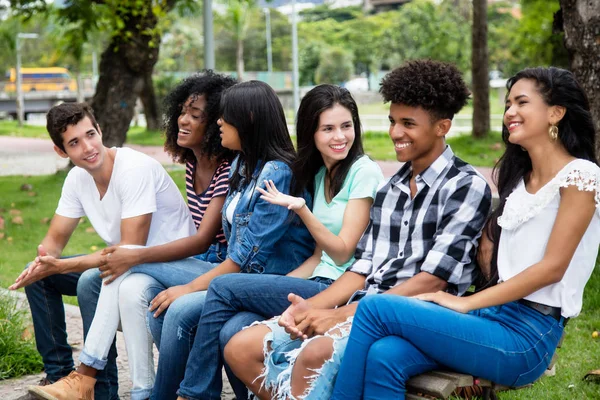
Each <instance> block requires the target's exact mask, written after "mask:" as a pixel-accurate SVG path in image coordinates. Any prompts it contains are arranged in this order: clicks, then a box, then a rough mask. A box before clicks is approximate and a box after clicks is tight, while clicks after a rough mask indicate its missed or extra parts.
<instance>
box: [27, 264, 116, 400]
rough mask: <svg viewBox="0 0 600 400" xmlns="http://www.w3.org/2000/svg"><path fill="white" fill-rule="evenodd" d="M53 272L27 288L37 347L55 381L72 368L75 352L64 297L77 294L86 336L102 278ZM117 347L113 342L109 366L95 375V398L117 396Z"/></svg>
mask: <svg viewBox="0 0 600 400" xmlns="http://www.w3.org/2000/svg"><path fill="white" fill-rule="evenodd" d="M80 276H81V274H78V273H70V274H63V275H52V276H49V277H47V278H45V279H42V280H40V281H38V282H35V283H32V284H31V285H29V286H27V287H25V293H26V294H27V300H28V301H29V307H30V309H31V316H32V320H33V327H34V330H35V340H36V346H37V349H38V351H39V353H40V354H41V356H42V360H43V361H44V369H45V371H46V375H47V376H48V380H49V381H51V382H55V381H57V380H59V379H60V378H62V377H64V376H67V375H68V374H69V373H70V372H71V371H73V353H72V349H71V346H69V344H68V342H67V328H66V322H65V308H64V305H63V302H62V296H63V295H67V296H75V295H77V299H78V301H79V309H80V311H81V318H82V320H83V332H84V338H85V336H87V332H88V330H89V328H90V325H91V323H92V320H93V318H94V313H95V312H96V304H97V302H98V295H99V294H100V287H101V285H102V280H101V279H100V277H99V275H98V274H85V275H84V276H83V277H82V278H81V279H80ZM116 358H117V349H116V347H115V343H114V342H113V344H112V346H111V349H110V352H109V354H108V364H107V366H106V369H105V370H103V371H99V373H98V375H97V376H96V379H97V382H96V386H95V398H96V399H97V400H114V399H118V398H119V396H118V391H119V387H118V382H119V381H118V376H117V364H116Z"/></svg>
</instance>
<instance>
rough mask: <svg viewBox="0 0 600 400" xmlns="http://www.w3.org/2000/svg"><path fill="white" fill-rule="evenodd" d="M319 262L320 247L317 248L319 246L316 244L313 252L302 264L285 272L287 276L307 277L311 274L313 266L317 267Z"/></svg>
mask: <svg viewBox="0 0 600 400" xmlns="http://www.w3.org/2000/svg"><path fill="white" fill-rule="evenodd" d="M320 262H321V249H320V248H319V246H317V247H315V252H314V253H313V255H312V256H310V257H309V258H307V259H306V261H304V262H303V263H302V264H300V266H299V267H298V268H296V269H295V270H293V271H292V272H290V273H289V274H287V276H292V277H295V278H302V279H308V278H309V277H310V276H311V275H312V274H313V272H314V271H315V268H316V267H317V265H319V263H320Z"/></svg>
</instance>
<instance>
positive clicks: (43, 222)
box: [40, 217, 50, 225]
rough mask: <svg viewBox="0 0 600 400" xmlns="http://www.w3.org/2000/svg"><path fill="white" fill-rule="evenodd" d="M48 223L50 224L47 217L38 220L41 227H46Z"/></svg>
mask: <svg viewBox="0 0 600 400" xmlns="http://www.w3.org/2000/svg"><path fill="white" fill-rule="evenodd" d="M48 222H50V218H48V217H44V218H42V219H40V224H42V225H46V224H47V223H48Z"/></svg>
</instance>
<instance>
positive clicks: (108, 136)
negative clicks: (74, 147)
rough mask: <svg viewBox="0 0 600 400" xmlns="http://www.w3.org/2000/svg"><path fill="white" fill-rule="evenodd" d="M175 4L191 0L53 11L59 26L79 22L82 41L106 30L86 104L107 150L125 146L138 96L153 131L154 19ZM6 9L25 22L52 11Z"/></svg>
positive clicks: (23, 5) (36, 4)
mask: <svg viewBox="0 0 600 400" xmlns="http://www.w3.org/2000/svg"><path fill="white" fill-rule="evenodd" d="M178 2H179V3H186V4H187V3H191V0H70V1H68V2H65V3H64V7H62V8H60V9H59V20H60V21H61V22H62V23H65V24H69V23H79V24H80V25H79V26H80V27H81V29H79V34H80V35H81V36H82V38H84V39H85V40H84V42H87V41H88V35H89V34H90V33H91V32H93V31H95V30H97V29H98V27H99V26H103V27H105V28H107V29H108V31H109V32H110V40H109V43H108V46H107V47H106V49H105V50H104V51H103V53H102V56H101V61H100V68H99V73H100V76H99V80H98V84H97V86H96V92H95V94H94V97H93V99H92V101H91V105H92V107H93V108H94V111H95V113H96V118H97V120H98V123H99V124H100V126H101V127H102V132H103V134H104V136H103V141H104V143H105V144H106V145H107V146H121V145H122V144H123V143H124V142H125V137H126V134H127V130H128V128H129V123H130V122H131V118H132V117H133V113H134V107H135V103H136V99H137V97H138V96H140V97H141V98H142V102H143V103H144V106H145V114H146V121H147V123H148V127H149V128H156V127H158V124H159V116H158V108H157V105H156V98H155V96H154V88H153V86H152V84H151V82H152V79H151V77H152V71H153V69H154V65H155V64H156V62H157V60H158V49H159V47H158V46H159V43H160V37H161V33H162V30H161V25H160V24H159V21H161V20H165V17H166V14H167V13H168V12H169V11H170V10H171V9H173V7H174V6H175V5H176V3H178ZM11 5H12V7H13V9H14V10H16V12H17V13H19V14H20V15H23V16H25V17H26V18H27V17H31V16H34V15H36V14H37V13H40V12H42V13H48V12H50V9H51V8H52V5H48V4H47V3H46V2H45V1H44V0H11Z"/></svg>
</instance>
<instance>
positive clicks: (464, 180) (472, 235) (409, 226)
mask: <svg viewBox="0 0 600 400" xmlns="http://www.w3.org/2000/svg"><path fill="white" fill-rule="evenodd" d="M411 172H412V169H411V165H410V163H406V164H405V165H404V166H402V168H400V170H399V171H398V172H397V173H396V174H395V175H394V176H392V177H391V178H390V180H389V181H388V182H386V183H385V184H384V185H383V187H382V188H381V189H379V190H378V191H377V195H376V197H375V201H374V203H373V207H372V208H371V217H370V222H369V226H368V227H367V230H366V231H365V234H364V235H363V237H362V238H361V240H360V242H359V243H358V246H357V248H356V259H357V261H356V262H355V263H354V264H353V265H352V266H351V267H350V268H349V271H352V272H355V273H358V274H361V275H366V276H367V279H366V282H365V291H366V292H367V293H381V292H384V291H386V290H388V289H391V288H392V287H394V286H396V285H398V284H400V283H402V282H404V281H406V280H407V279H409V278H411V277H413V276H414V275H416V274H418V273H419V272H421V271H424V272H429V273H430V274H432V275H435V276H437V277H439V278H441V279H444V280H445V281H447V282H448V288H447V292H449V293H452V294H457V295H462V294H463V293H464V292H465V291H466V290H467V289H468V288H469V286H470V285H471V283H472V281H473V279H474V278H475V267H476V265H475V256H476V251H477V239H478V238H479V236H480V234H481V233H480V231H481V229H482V228H483V225H484V223H485V220H486V217H487V215H488V212H489V210H490V205H491V199H492V195H491V191H490V188H489V186H488V184H487V183H486V181H485V179H484V178H483V177H482V176H481V175H480V174H479V173H478V172H477V171H475V169H473V167H471V166H470V165H469V164H467V163H465V162H464V161H462V160H460V159H459V158H456V157H455V156H454V153H453V152H452V149H450V147H449V146H447V147H446V150H445V151H444V152H443V153H442V155H440V156H439V157H438V158H437V159H436V160H435V161H434V162H433V163H432V164H431V165H430V166H429V168H427V169H426V170H425V171H423V172H422V173H421V174H419V175H417V177H416V184H417V193H416V195H415V197H414V198H413V199H411V196H410V185H409V183H410V178H411ZM363 293H364V292H363Z"/></svg>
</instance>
